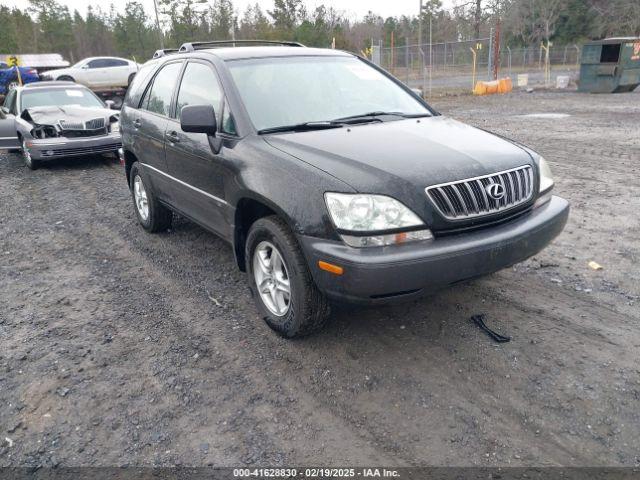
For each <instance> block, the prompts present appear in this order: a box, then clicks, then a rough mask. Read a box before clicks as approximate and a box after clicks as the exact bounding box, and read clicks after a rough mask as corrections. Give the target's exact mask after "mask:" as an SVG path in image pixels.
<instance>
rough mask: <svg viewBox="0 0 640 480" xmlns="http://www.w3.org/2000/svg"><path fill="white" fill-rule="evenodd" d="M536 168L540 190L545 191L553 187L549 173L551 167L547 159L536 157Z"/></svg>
mask: <svg viewBox="0 0 640 480" xmlns="http://www.w3.org/2000/svg"><path fill="white" fill-rule="evenodd" d="M538 169H539V170H540V189H539V191H540V192H546V191H547V190H550V189H551V187H553V176H552V175H551V168H549V164H548V163H547V161H546V160H545V159H544V158H542V157H540V158H539V159H538Z"/></svg>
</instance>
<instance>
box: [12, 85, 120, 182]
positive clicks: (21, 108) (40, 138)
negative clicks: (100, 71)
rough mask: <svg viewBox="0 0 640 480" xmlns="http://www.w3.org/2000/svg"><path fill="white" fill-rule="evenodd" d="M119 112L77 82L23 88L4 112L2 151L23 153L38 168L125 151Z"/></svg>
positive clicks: (16, 90) (32, 165)
mask: <svg viewBox="0 0 640 480" xmlns="http://www.w3.org/2000/svg"><path fill="white" fill-rule="evenodd" d="M118 119H119V112H117V111H115V110H111V109H109V108H108V106H107V105H105V103H103V102H102V100H100V98H99V97H98V96H96V95H95V94H94V93H93V92H92V91H91V90H89V89H88V88H86V87H84V86H82V85H77V84H75V83H73V82H39V83H32V84H28V85H25V86H23V87H18V88H16V89H14V90H12V91H11V92H9V94H8V95H7V96H6V98H5V100H4V104H3V106H2V107H1V108H0V149H19V150H20V151H21V153H22V156H23V158H24V162H25V164H26V165H27V167H29V168H30V169H32V170H33V169H35V168H38V166H40V164H41V163H42V162H45V161H49V160H53V159H56V158H61V157H73V156H81V155H94V154H104V153H108V154H116V155H117V154H118V153H120V152H121V149H122V143H121V139H120V124H119V121H118Z"/></svg>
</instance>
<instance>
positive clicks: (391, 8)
mask: <svg viewBox="0 0 640 480" xmlns="http://www.w3.org/2000/svg"><path fill="white" fill-rule="evenodd" d="M140 1H141V2H142V4H143V5H144V7H145V10H146V11H147V12H148V13H149V14H151V13H152V12H153V0H140ZM256 1H257V0H233V4H234V6H235V8H236V11H237V13H238V14H242V12H243V11H244V9H245V8H246V6H247V5H248V4H254V3H256ZM58 2H59V3H61V4H63V5H67V6H68V7H69V9H70V10H71V11H72V12H73V10H74V9H77V10H78V11H79V12H80V13H82V14H83V15H84V14H85V12H86V11H87V5H90V4H91V5H94V8H95V5H101V6H102V8H103V9H104V10H108V9H109V4H111V3H113V4H114V5H115V6H116V8H121V9H124V5H125V3H126V2H125V1H124V0H113V1H112V0H102V1H101V2H96V1H95V0H94V1H87V0H58ZM258 3H260V6H261V7H262V9H263V11H265V13H266V10H269V9H271V8H272V7H273V0H261V1H259V2H258ZM442 3H443V5H444V6H445V7H446V8H449V7H451V6H452V4H453V0H444V1H443V2H442ZM0 4H2V5H8V6H17V7H20V8H24V7H25V6H26V4H27V1H26V0H0ZM305 4H306V5H307V9H308V10H309V11H312V10H313V9H315V7H316V6H318V5H321V4H324V5H326V6H332V7H334V8H336V9H337V10H340V11H344V12H345V13H346V14H347V15H348V16H349V17H358V18H362V17H363V16H365V15H366V14H367V12H368V11H369V10H371V11H373V12H374V13H377V14H378V15H381V16H383V17H389V16H399V15H415V14H417V12H418V8H419V5H420V0H305Z"/></svg>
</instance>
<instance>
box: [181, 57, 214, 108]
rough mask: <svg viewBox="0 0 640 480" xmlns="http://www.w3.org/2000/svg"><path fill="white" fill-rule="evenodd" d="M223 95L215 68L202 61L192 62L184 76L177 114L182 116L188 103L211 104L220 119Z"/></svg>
mask: <svg viewBox="0 0 640 480" xmlns="http://www.w3.org/2000/svg"><path fill="white" fill-rule="evenodd" d="M222 97H223V95H222V89H221V88H220V85H219V84H218V79H217V78H216V75H215V73H213V70H211V68H210V67H208V66H207V65H204V64H202V63H195V62H190V63H188V64H187V68H185V70H184V75H183V76H182V84H181V85H180V91H179V92H178V104H177V108H176V116H177V117H178V118H180V111H181V110H182V107H186V106H187V105H211V106H212V107H213V108H214V110H215V112H216V117H217V119H218V121H220V111H221V106H222Z"/></svg>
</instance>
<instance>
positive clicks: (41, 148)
mask: <svg viewBox="0 0 640 480" xmlns="http://www.w3.org/2000/svg"><path fill="white" fill-rule="evenodd" d="M27 148H28V149H29V153H30V154H31V158H33V159H34V160H40V161H42V160H51V159H55V158H61V157H75V156H80V155H96V154H100V153H117V151H118V149H119V148H122V138H121V137H120V134H119V133H112V134H109V135H100V136H98V137H85V138H64V137H60V138H43V139H31V140H27Z"/></svg>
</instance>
